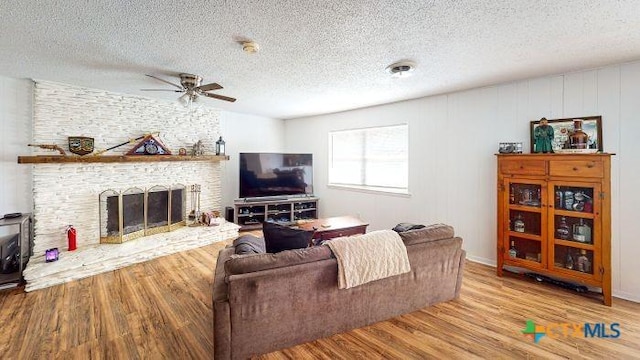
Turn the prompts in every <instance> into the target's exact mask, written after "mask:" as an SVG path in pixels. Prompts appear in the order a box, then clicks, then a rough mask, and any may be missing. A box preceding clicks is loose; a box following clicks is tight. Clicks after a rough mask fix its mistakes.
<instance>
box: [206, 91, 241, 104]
mask: <svg viewBox="0 0 640 360" xmlns="http://www.w3.org/2000/svg"><path fill="white" fill-rule="evenodd" d="M202 95H204V96H207V97H210V98H214V99H219V100H224V101H229V102H234V101H236V99H234V98H232V97H228V96H224V95H218V94H211V93H206V92H203V93H202Z"/></svg>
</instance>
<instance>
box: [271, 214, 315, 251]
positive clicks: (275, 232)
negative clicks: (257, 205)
mask: <svg viewBox="0 0 640 360" xmlns="http://www.w3.org/2000/svg"><path fill="white" fill-rule="evenodd" d="M262 232H263V234H264V243H265V246H266V249H267V252H268V253H277V252H280V251H284V250H292V249H302V248H306V247H307V246H309V244H310V243H311V238H313V233H314V231H307V230H302V229H294V228H290V227H288V226H282V225H278V224H276V223H272V222H268V221H265V222H264V223H263V224H262Z"/></svg>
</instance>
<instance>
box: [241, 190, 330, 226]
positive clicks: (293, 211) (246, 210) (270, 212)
mask: <svg viewBox="0 0 640 360" xmlns="http://www.w3.org/2000/svg"><path fill="white" fill-rule="evenodd" d="M317 218H318V198H316V197H296V198H291V199H278V200H276V199H265V200H251V201H245V200H236V201H235V202H234V215H233V222H235V223H236V224H238V225H240V227H241V228H240V231H245V230H257V229H262V223H263V222H264V221H265V219H267V220H272V221H275V222H278V223H283V224H290V223H292V222H294V221H298V220H310V219H317Z"/></svg>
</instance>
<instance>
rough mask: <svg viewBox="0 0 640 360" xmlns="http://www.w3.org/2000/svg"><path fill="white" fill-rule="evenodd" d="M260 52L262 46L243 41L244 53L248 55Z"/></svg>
mask: <svg viewBox="0 0 640 360" xmlns="http://www.w3.org/2000/svg"><path fill="white" fill-rule="evenodd" d="M258 50H260V46H258V44H257V43H255V42H253V41H243V42H242V51H244V52H246V53H247V54H255V53H257V52H258Z"/></svg>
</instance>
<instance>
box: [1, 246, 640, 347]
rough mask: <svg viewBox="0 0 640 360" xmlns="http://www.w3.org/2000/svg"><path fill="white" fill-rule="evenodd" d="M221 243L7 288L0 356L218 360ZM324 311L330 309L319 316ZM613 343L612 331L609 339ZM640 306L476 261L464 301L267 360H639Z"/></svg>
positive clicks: (3, 295)
mask: <svg viewBox="0 0 640 360" xmlns="http://www.w3.org/2000/svg"><path fill="white" fill-rule="evenodd" d="M224 245H225V243H217V244H213V245H210V246H206V247H203V248H199V249H195V250H190V251H186V252H182V253H178V254H174V255H170V256H166V257H163V258H159V259H155V260H152V261H149V262H145V263H141V264H137V265H133V266H130V267H127V268H124V269H120V270H116V271H113V272H109V273H106V274H102V275H97V276H94V277H91V278H87V279H83V280H79V281H74V282H70V283H67V284H64V285H60V286H55V287H51V288H47V289H43V290H37V291H34V292H32V293H24V292H22V290H21V289H14V290H4V291H0V331H1V332H0V358H2V359H49V358H58V359H163V358H166V359H210V358H212V357H213V334H212V321H213V314H212V310H211V285H212V278H213V276H212V275H213V268H214V265H215V259H216V255H217V252H218V250H219V249H220V248H222V247H223V246H224ZM319 311H321V310H319ZM527 319H531V320H533V321H534V322H535V323H536V324H537V325H550V324H552V323H585V322H590V323H605V324H607V326H608V325H609V324H610V323H614V322H617V323H619V324H620V333H621V334H620V337H619V338H617V339H611V338H588V339H585V338H584V337H575V338H574V337H571V336H569V337H564V336H560V337H558V338H550V337H549V336H546V337H543V338H542V339H541V340H540V342H539V343H538V344H534V343H533V341H532V340H531V339H528V338H526V337H525V336H524V335H523V334H522V333H521V330H522V329H524V327H525V322H526V320H527ZM607 334H609V335H610V334H612V333H611V331H608V333H607ZM639 344H640V304H637V303H633V302H629V301H624V300H620V299H615V298H614V301H613V307H611V308H609V307H606V306H603V305H602V304H601V301H600V299H597V298H590V297H585V296H582V295H579V294H576V293H573V292H571V291H568V290H564V289H559V288H557V287H554V286H550V285H545V284H538V283H535V282H532V281H528V280H521V279H518V278H516V277H514V276H510V277H503V278H498V277H497V276H496V275H495V269H494V268H491V267H488V266H484V265H480V264H475V263H471V262H467V266H466V269H465V274H464V282H463V286H462V294H461V296H460V299H458V300H454V301H450V302H447V303H442V304H438V305H435V306H432V307H429V308H425V309H422V310H420V311H416V312H413V313H411V314H407V315H404V316H400V317H397V318H393V319H390V320H388V321H384V322H380V323H377V324H374V325H372V326H368V327H365V328H361V329H357V330H353V331H350V332H347V333H343V334H338V335H334V336H332V337H329V338H325V339H321V340H317V341H314V342H311V343H307V344H302V345H299V346H295V347H292V348H289V349H284V350H282V351H278V352H274V353H271V354H266V355H264V356H262V357H261V358H262V359H352V358H359V359H389V358H394V359H425V358H434V359H445V358H446V359H449V358H459V359H473V358H491V359H496V358H519V359H524V358H594V359H602V358H620V359H622V358H640V345H639Z"/></svg>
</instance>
